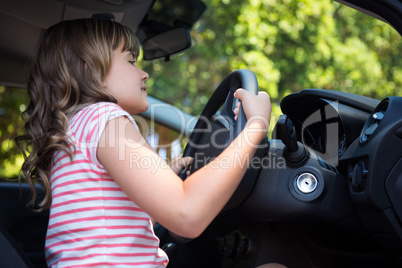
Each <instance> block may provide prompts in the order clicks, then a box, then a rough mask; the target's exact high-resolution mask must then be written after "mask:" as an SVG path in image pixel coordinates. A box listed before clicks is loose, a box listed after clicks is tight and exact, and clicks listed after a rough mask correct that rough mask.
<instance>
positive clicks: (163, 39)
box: [142, 27, 191, 60]
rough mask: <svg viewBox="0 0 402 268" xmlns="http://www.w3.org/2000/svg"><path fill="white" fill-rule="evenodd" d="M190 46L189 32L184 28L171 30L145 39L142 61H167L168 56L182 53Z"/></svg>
mask: <svg viewBox="0 0 402 268" xmlns="http://www.w3.org/2000/svg"><path fill="white" fill-rule="evenodd" d="M190 46H191V38H190V32H189V30H188V29H187V28H185V27H178V28H173V29H171V30H168V31H165V32H162V33H157V34H155V35H152V36H150V37H149V38H147V39H145V40H144V42H143V43H142V50H143V54H144V57H143V58H144V60H153V59H159V58H166V59H169V56H171V55H173V54H176V53H179V52H182V51H184V50H186V49H188V48H190Z"/></svg>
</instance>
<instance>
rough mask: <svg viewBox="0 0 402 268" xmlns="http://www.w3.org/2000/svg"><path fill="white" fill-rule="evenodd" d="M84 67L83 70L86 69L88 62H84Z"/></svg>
mask: <svg viewBox="0 0 402 268" xmlns="http://www.w3.org/2000/svg"><path fill="white" fill-rule="evenodd" d="M84 69H85V71H86V70H87V69H88V64H87V63H86V62H85V63H84Z"/></svg>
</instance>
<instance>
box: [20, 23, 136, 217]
mask: <svg viewBox="0 0 402 268" xmlns="http://www.w3.org/2000/svg"><path fill="white" fill-rule="evenodd" d="M121 42H124V46H123V51H131V52H132V53H133V54H134V56H135V57H138V53H139V42H138V39H137V38H136V37H135V35H134V34H133V33H132V31H131V30H130V29H129V28H128V27H125V26H122V25H121V24H119V23H116V22H112V21H106V20H95V19H79V20H71V21H63V22H60V23H58V24H56V25H54V26H52V27H50V28H49V29H48V30H47V31H45V32H44V34H43V36H42V38H41V40H40V42H39V47H38V51H37V54H36V58H35V59H34V60H33V65H32V67H31V73H30V76H29V80H28V86H27V89H28V94H29V96H30V103H29V105H28V107H27V109H26V111H25V112H24V113H23V114H22V117H23V119H24V120H25V129H26V135H23V136H19V137H17V138H16V142H17V144H18V146H19V147H20V149H21V150H22V152H23V154H24V157H25V161H24V163H23V165H22V168H21V173H22V174H21V175H23V177H24V178H25V179H26V180H27V182H28V183H29V185H30V186H31V189H32V197H31V199H30V201H29V205H35V202H36V199H37V191H36V189H35V183H39V184H40V185H41V186H42V188H43V190H44V193H45V196H44V198H43V199H42V200H41V201H40V203H39V204H38V206H39V209H37V210H39V211H40V210H43V209H46V208H48V207H49V206H50V204H51V200H52V198H51V185H50V178H49V171H50V168H51V165H52V158H53V155H54V154H55V152H57V151H65V152H66V153H68V154H69V156H70V159H72V156H73V154H74V152H73V151H72V149H71V147H70V142H69V139H68V137H67V136H66V131H67V128H68V118H69V117H71V115H73V114H75V113H76V112H77V111H78V110H80V109H82V108H83V107H85V106H87V105H89V104H92V103H96V102H100V101H107V102H116V100H115V99H114V98H113V97H112V96H111V95H110V94H108V93H107V92H106V91H105V90H104V88H103V87H102V83H103V81H104V78H105V76H106V75H107V73H108V71H109V69H110V66H111V60H112V59H111V55H112V51H113V50H114V49H116V48H117V47H118V46H119V45H120V44H121ZM20 178H21V176H20Z"/></svg>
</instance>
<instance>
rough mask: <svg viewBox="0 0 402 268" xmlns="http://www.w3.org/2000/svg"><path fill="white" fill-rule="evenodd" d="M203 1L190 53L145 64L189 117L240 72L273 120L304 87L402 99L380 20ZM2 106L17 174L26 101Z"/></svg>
mask: <svg viewBox="0 0 402 268" xmlns="http://www.w3.org/2000/svg"><path fill="white" fill-rule="evenodd" d="M204 2H205V3H206V4H207V6H208V9H207V10H206V12H205V13H204V15H203V16H202V18H201V19H200V21H199V22H197V24H196V25H195V26H194V27H193V30H192V32H191V36H192V39H193V46H192V48H191V49H189V50H188V51H186V52H185V53H183V54H181V55H177V56H173V57H172V58H171V60H170V61H168V62H164V60H154V61H151V62H141V63H140V64H141V65H142V67H143V68H144V69H145V70H146V71H147V72H148V73H149V74H150V79H149V81H148V83H147V85H148V88H149V92H150V93H151V94H152V95H154V96H156V97H158V98H160V99H163V100H165V101H167V102H169V103H172V104H174V105H175V106H177V107H179V108H181V109H183V110H185V111H186V112H189V113H192V114H195V115H199V114H200V113H201V111H202V109H203V107H204V105H205V104H206V102H207V101H208V98H209V97H210V96H211V95H212V93H213V91H214V90H215V89H216V87H217V86H218V85H219V83H220V82H221V81H222V80H223V79H224V78H225V77H226V76H227V75H228V74H230V73H231V72H232V71H234V70H236V69H240V68H246V69H250V70H252V71H253V72H254V73H255V74H256V76H257V78H258V82H259V86H260V90H264V91H266V92H268V93H269V94H270V96H271V100H272V101H273V120H272V121H273V122H275V120H276V118H277V116H279V114H280V113H281V111H280V109H279V102H280V100H281V99H282V98H283V97H284V96H286V95H288V94H290V93H292V92H297V91H300V90H302V89H305V88H321V89H330V90H337V91H345V92H351V93H356V94H359V95H365V96H369V97H373V98H377V99H382V98H384V97H386V96H390V95H395V96H402V60H401V55H400V54H401V51H402V38H401V36H400V35H398V33H397V32H396V31H395V30H394V29H392V28H391V27H390V26H389V25H387V24H385V23H383V22H381V21H379V20H376V19H373V18H372V17H369V16H368V15H365V14H363V13H360V12H357V11H355V10H353V9H351V8H349V7H346V6H343V5H341V4H339V3H337V2H334V1H332V0H331V1H330V0H308V1H307V0H298V1H297V0H282V1H277V0H249V1H244V0H204ZM0 101H1V102H0V141H1V147H0V148H1V152H0V176H11V173H13V174H14V175H15V174H16V173H17V172H18V168H17V167H18V166H20V165H18V164H17V165H15V162H16V161H17V162H18V161H21V156H16V148H15V145H14V144H13V143H11V142H10V138H11V137H12V136H13V135H15V134H16V133H17V132H18V131H19V130H20V128H21V127H22V125H21V123H22V122H21V121H19V119H18V118H19V116H20V112H21V109H22V108H23V105H24V104H26V99H25V94H23V92H20V91H18V90H16V89H10V88H7V89H6V88H5V87H0ZM271 125H272V126H273V124H271ZM12 167H14V168H12ZM6 173H7V174H6Z"/></svg>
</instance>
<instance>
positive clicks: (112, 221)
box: [45, 102, 168, 267]
mask: <svg viewBox="0 0 402 268" xmlns="http://www.w3.org/2000/svg"><path fill="white" fill-rule="evenodd" d="M120 116H126V117H127V118H129V119H130V120H131V121H132V122H133V124H135V122H134V120H133V119H132V117H131V116H130V115H129V114H128V113H127V112H125V111H124V110H123V109H121V108H120V107H119V106H118V105H117V104H114V103H106V102H102V103H97V104H92V105H90V106H88V107H86V108H84V109H83V110H81V111H79V112H78V113H77V114H76V115H74V117H73V118H72V119H71V120H70V127H69V129H68V132H67V133H68V135H69V136H70V137H71V140H72V141H73V143H74V146H75V155H74V157H73V161H70V158H69V157H68V155H67V154H66V153H64V152H58V153H56V154H55V156H54V157H53V165H52V169H51V173H50V179H51V186H52V198H53V199H52V204H51V208H50V219H49V226H48V230H47V235H46V247H45V251H46V260H47V263H48V266H49V267H132V266H138V267H164V266H165V265H166V264H167V262H168V259H167V256H166V254H165V253H164V252H163V251H162V250H160V249H159V240H158V238H157V237H156V236H155V234H154V232H153V227H152V223H151V221H150V217H149V216H148V215H147V214H146V213H145V212H144V211H142V210H141V209H140V208H139V207H138V206H137V205H136V204H134V202H133V201H131V200H130V199H129V198H128V197H127V195H126V194H125V193H124V192H123V191H122V190H121V189H120V188H119V186H118V185H117V184H116V182H115V181H114V180H113V179H112V178H111V177H110V176H109V174H108V173H107V171H106V170H105V169H104V168H103V167H102V165H101V163H99V161H98V159H97V156H96V152H97V148H98V144H99V139H100V136H101V134H102V132H103V130H104V129H105V126H106V123H107V122H108V121H109V120H111V119H113V118H117V117H120Z"/></svg>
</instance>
